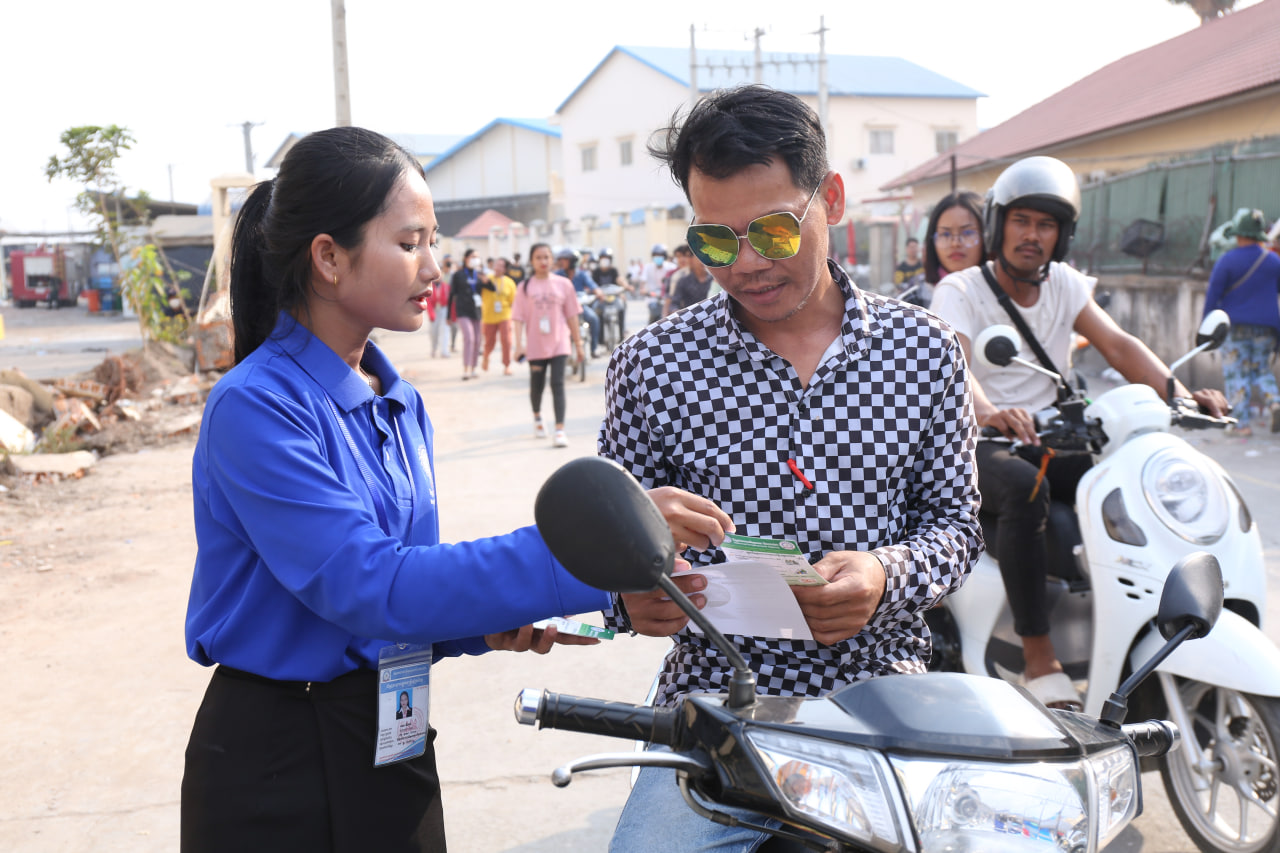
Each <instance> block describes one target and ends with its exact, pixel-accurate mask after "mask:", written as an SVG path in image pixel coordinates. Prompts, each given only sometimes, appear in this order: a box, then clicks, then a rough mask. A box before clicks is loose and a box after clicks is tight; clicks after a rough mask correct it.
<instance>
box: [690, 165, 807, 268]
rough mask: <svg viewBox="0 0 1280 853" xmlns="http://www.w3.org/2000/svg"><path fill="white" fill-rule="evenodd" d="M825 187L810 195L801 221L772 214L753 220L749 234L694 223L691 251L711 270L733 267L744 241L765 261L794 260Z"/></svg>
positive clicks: (786, 215) (792, 215) (785, 215)
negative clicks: (811, 210) (802, 231)
mask: <svg viewBox="0 0 1280 853" xmlns="http://www.w3.org/2000/svg"><path fill="white" fill-rule="evenodd" d="M821 186H822V184H821V183H820V184H818V186H816V187H814V188H813V192H811V193H809V201H808V202H807V203H806V204H805V206H804V213H802V214H800V218H799V219H797V218H796V215H795V214H794V213H791V212H790V211H782V212H780V213H769V214H766V215H764V216H761V217H760V218H758V219H753V220H751V222H750V224H748V225H747V233H746V234H739V233H737V232H736V231H734V230H733V229H732V228H730V227H729V226H728V225H712V224H698V225H695V224H693V223H690V224H689V230H688V232H686V236H687V239H688V242H689V248H690V249H692V250H693V254H694V255H695V256H696V257H697V259H698V260H700V261H702V263H703V264H705V265H706V266H708V267H727V266H730V265H732V264H733V262H734V261H736V260H737V259H738V249H739V247H740V246H741V241H742V240H746V241H747V242H748V243H750V244H751V248H753V249H755V250H756V253H757V254H758V255H760V257H762V258H767V259H768V260H771V261H783V260H786V259H787V258H793V257H795V255H796V253H797V252H799V251H800V224H801V223H802V222H804V220H805V217H807V216H808V215H809V208H810V207H811V206H812V205H813V200H814V198H815V197H817V195H818V189H819V188H820V187H821Z"/></svg>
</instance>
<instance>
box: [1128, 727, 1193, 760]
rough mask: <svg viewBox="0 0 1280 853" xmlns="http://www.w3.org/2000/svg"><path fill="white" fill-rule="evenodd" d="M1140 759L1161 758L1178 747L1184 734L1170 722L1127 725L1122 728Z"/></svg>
mask: <svg viewBox="0 0 1280 853" xmlns="http://www.w3.org/2000/svg"><path fill="white" fill-rule="evenodd" d="M1120 730H1121V731H1122V732H1124V735H1125V737H1127V738H1128V739H1129V740H1130V742H1132V743H1133V746H1134V748H1135V749H1137V751H1138V755H1139V756H1140V757H1143V758H1146V757H1148V756H1152V757H1154V756H1161V755H1164V754H1165V753H1167V752H1169V750H1171V749H1173V748H1174V747H1175V746H1177V745H1178V741H1180V740H1181V739H1182V733H1181V732H1179V731H1178V727H1177V726H1175V725H1174V724H1173V723H1171V722H1169V721H1168V720H1147V721H1146V722H1145V723H1125V724H1124V725H1123V726H1121V727H1120Z"/></svg>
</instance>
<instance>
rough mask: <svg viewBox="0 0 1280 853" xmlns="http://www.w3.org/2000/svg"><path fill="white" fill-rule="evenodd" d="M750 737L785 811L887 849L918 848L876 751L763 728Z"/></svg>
mask: <svg viewBox="0 0 1280 853" xmlns="http://www.w3.org/2000/svg"><path fill="white" fill-rule="evenodd" d="M746 735H747V741H748V743H750V745H751V747H752V748H753V749H754V750H755V753H756V755H757V756H759V757H760V759H761V761H762V762H763V763H764V767H765V770H766V771H767V772H766V773H765V778H766V779H767V780H768V781H769V783H770V785H772V787H773V789H774V791H775V793H776V794H777V795H778V799H779V800H780V801H781V802H783V803H785V804H786V806H787V809H788V810H789V811H791V812H793V813H795V814H796V815H797V816H799V817H802V818H804V819H805V822H806V823H810V824H814V825H822V826H825V827H827V828H829V829H831V830H832V831H834V832H837V833H842V834H844V835H846V836H851V837H853V838H856V839H858V841H860V842H862V843H863V844H865V845H866V846H868V847H870V848H872V849H874V850H883V851H885V853H904V852H905V851H914V850H915V849H916V848H915V841H914V839H913V838H912V835H911V832H910V830H909V829H908V828H907V823H906V814H905V812H904V811H903V809H902V803H901V796H900V794H899V793H898V787H897V785H895V784H894V782H893V774H892V773H891V771H890V769H889V764H888V762H887V761H886V760H885V758H884V756H882V755H881V754H880V753H878V752H874V751H872V750H867V749H862V748H860V747H856V746H846V745H844V744H838V743H833V742H831V741H825V740H817V739H814V738H808V737H801V736H797V735H790V734H786V733H783V732H776V731H769V730H764V729H748V730H747V732H746Z"/></svg>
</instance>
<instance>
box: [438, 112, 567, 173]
mask: <svg viewBox="0 0 1280 853" xmlns="http://www.w3.org/2000/svg"><path fill="white" fill-rule="evenodd" d="M500 124H509V125H511V126H512V127H519V128H523V129H524V130H532V131H533V132H534V133H542V134H546V135H547V136H554V137H555V138H556V139H559V138H560V128H559V127H557V126H555V125H553V124H552V123H551V122H550V121H548V120H547V119H542V118H495V119H494V120H493V121H491V122H489V123H488V124H486V125H485V126H484V127H482V128H480V129H479V130H477V131H476V132H475V133H473V134H471V135H470V136H466V137H463V138H462V139H460V140H458V141H457V142H455V143H454V144H453V145H452V146H450V147H449V148H448V149H447V150H445V151H442V152H441V153H440V156H438V157H436V158H435V159H434V160H432V161H431V162H430V163H428V164H427V165H426V166H424V167H423V170H424V171H427V172H430V171H431V170H432V169H434V168H435V167H436V166H439V165H440V164H441V163H443V162H444V161H445V160H448V159H449V158H450V157H452V156H453V155H454V154H457V153H458V152H459V151H461V150H462V149H463V148H466V147H467V146H468V145H470V144H471V143H472V142H475V141H476V140H477V139H479V138H480V137H482V136H484V135H485V134H486V133H488V132H489V131H490V130H492V129H493V128H495V127H497V126H498V125H500Z"/></svg>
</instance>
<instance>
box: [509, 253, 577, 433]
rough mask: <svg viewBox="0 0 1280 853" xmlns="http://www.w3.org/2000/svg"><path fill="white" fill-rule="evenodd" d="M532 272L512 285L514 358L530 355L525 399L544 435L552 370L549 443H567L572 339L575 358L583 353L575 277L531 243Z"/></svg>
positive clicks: (536, 424) (518, 358)
mask: <svg viewBox="0 0 1280 853" xmlns="http://www.w3.org/2000/svg"><path fill="white" fill-rule="evenodd" d="M529 262H530V264H531V265H532V266H533V274H532V275H530V276H529V278H528V279H526V280H525V281H524V283H522V284H521V285H520V287H519V288H517V290H516V301H515V303H514V304H513V305H512V306H511V319H512V320H514V321H515V326H516V329H515V332H516V361H521V360H523V359H524V358H526V357H527V358H528V359H529V399H530V401H531V402H532V403H533V435H534V437H535V438H546V437H547V428H546V427H545V426H543V423H542V391H543V389H544V388H545V387H546V383H547V374H548V373H550V375H551V401H552V405H553V407H554V409H555V418H556V431H555V439H554V441H553V446H555V447H568V446H569V439H568V438H567V437H566V436H565V433H564V412H565V395H564V370H565V364H566V362H568V360H569V352H570V349H569V348H570V344H572V346H573V355H574V358H575V359H580V358H582V338H581V337H580V336H579V334H578V323H577V322H576V321H574V318H575V317H577V316H578V315H579V314H581V313H582V307H581V306H580V305H579V304H578V296H577V294H576V293H575V292H574V290H573V282H571V281H569V279H567V278H565V277H564V276H560V275H554V274H553V273H552V272H551V263H552V261H551V247H550V246H548V245H547V244H546V243H535V244H534V245H533V248H532V249H530V250H529Z"/></svg>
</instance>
